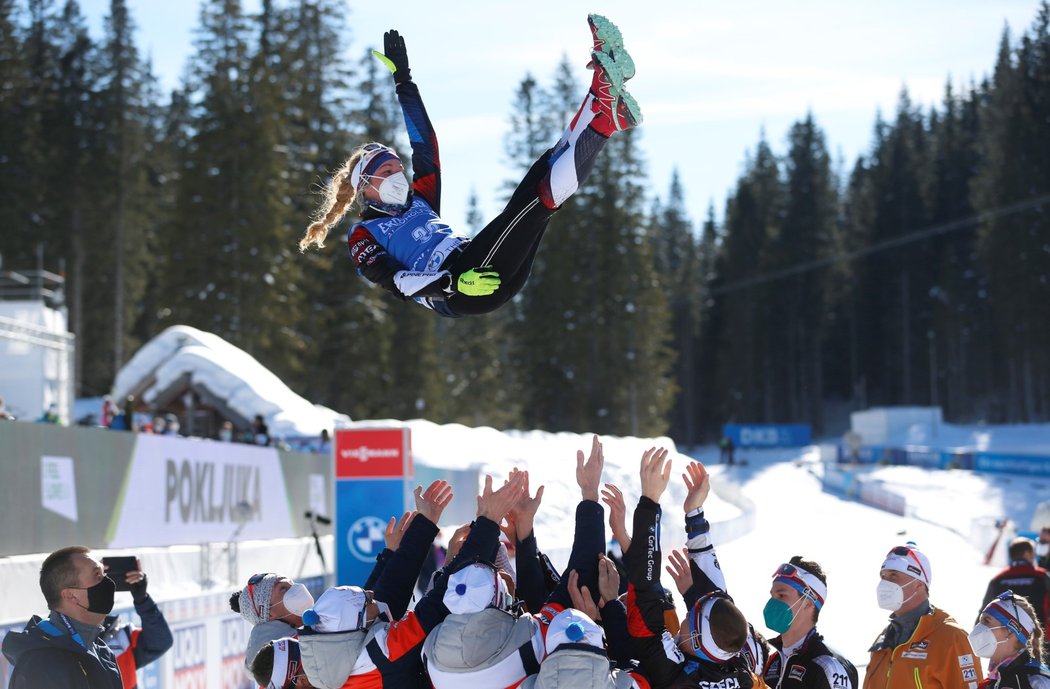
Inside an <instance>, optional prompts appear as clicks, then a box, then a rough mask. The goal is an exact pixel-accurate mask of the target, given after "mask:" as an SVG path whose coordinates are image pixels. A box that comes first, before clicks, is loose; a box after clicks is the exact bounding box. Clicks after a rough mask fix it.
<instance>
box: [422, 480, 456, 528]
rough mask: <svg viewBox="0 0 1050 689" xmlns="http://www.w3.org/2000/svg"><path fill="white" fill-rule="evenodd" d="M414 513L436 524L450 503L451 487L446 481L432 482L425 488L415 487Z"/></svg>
mask: <svg viewBox="0 0 1050 689" xmlns="http://www.w3.org/2000/svg"><path fill="white" fill-rule="evenodd" d="M414 495H415V498H416V512H418V513H419V514H421V515H423V516H424V517H426V518H427V519H429V520H430V521H431V522H432V523H434V524H437V523H438V520H439V519H441V513H442V512H444V511H445V508H446V507H448V504H449V503H450V502H452V486H450V485H448V482H447V481H434V482H433V483H431V484H430V486H429V487H427V489H426V491H424V490H423V486H416V490H415V493H414Z"/></svg>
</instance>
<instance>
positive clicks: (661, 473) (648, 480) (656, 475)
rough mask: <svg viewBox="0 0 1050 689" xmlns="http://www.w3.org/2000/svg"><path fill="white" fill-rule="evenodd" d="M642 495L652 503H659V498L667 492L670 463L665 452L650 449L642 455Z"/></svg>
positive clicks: (653, 448)
mask: <svg viewBox="0 0 1050 689" xmlns="http://www.w3.org/2000/svg"><path fill="white" fill-rule="evenodd" d="M640 473H641V476H642V495H644V496H645V497H647V498H649V499H650V500H652V501H653V502H660V496H661V495H663V494H664V491H665V490H667V483H668V481H669V480H670V479H671V461H670V460H669V459H667V450H664V449H657V448H655V447H650V448H649V449H648V450H646V451H645V452H644V453H643V454H642V468H641V472H640Z"/></svg>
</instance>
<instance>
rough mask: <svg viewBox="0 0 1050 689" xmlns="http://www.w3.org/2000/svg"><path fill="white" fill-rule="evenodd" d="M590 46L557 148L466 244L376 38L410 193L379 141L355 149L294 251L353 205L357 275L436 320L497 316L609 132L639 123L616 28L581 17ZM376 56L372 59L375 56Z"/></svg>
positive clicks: (415, 117)
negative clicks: (407, 145)
mask: <svg viewBox="0 0 1050 689" xmlns="http://www.w3.org/2000/svg"><path fill="white" fill-rule="evenodd" d="M587 21H588V23H589V24H590V28H591V34H592V37H593V40H594V47H593V49H592V52H591V63H590V65H588V66H590V67H593V69H594V76H593V78H592V80H591V87H590V90H589V92H588V94H587V97H586V98H585V99H584V101H583V105H582V106H581V107H580V110H579V112H577V113H576V116H575V117H573V119H572V122H571V123H570V124H569V127H568V129H566V130H565V133H564V134H563V135H562V137H561V139H560V140H559V141H558V143H557V144H556V145H555V146H554V148H551V149H550V150H548V151H547V152H546V153H544V154H543V155H542V156H540V158H539V160H537V161H536V162H535V164H533V166H532V168H531V169H530V170H529V172H528V174H526V175H525V178H524V179H522V181H521V182H520V183H519V184H518V187H517V189H516V190H515V191H514V194H513V195H512V196H511V199H510V201H509V202H508V203H507V207H506V208H504V209H503V212H502V213H500V215H499V216H497V217H496V219H495V220H493V221H492V222H490V223H489V224H488V225H487V226H485V228H484V229H482V230H481V232H479V233H478V235H477V236H476V237H474V238H473V239H468V238H467V237H466V236H465V235H462V234H458V233H456V232H454V231H453V230H452V229H451V228H450V227H449V226H448V225H447V224H445V222H443V221H442V220H441V217H440V213H441V165H440V162H439V159H438V145H437V138H436V137H435V135H434V130H433V127H432V126H431V124H430V119H429V117H427V112H426V109H425V108H424V107H423V101H422V99H421V98H420V96H419V89H418V88H417V87H416V85H415V84H414V83H413V82H412V76H411V74H410V72H409V68H408V53H407V51H406V50H405V42H404V39H403V38H401V36H400V35H399V34H398V32H397V31H388V32H387V33H386V34H384V35H383V50H384V53H385V54H382V55H381V54H379V53H375V54H376V56H377V57H378V58H379V59H380V60H381V61H382V62H383V63H384V64H385V65H386V66H387V67H388V68H389V69H390V70H391V71H392V72H393V75H394V83H395V85H396V89H397V98H398V101H399V102H400V103H401V110H402V112H403V113H404V116H405V125H406V127H407V129H408V138H409V141H410V142H411V144H412V170H413V180H412V186H411V189H410V188H409V184H408V180H407V179H406V178H405V166H404V165H403V164H402V163H401V159H400V158H399V157H398V155H397V153H396V152H395V151H394V150H393V149H392V148H390V147H389V146H386V145H384V144H381V143H369V144H365V145H363V146H361V147H359V148H357V149H356V150H355V151H354V152H353V153H352V154H351V155H350V158H349V159H348V160H347V161H346V162H345V163H344V164H343V166H342V167H341V168H339V170H337V171H336V173H335V174H334V175H333V176H332V179H331V180H330V181H329V183H328V185H327V187H326V188H325V191H324V195H325V200H324V203H323V204H322V206H321V208H320V209H319V210H318V213H317V215H316V221H315V222H313V223H311V225H310V226H309V228H307V230H306V234H305V236H304V237H303V238H302V239H301V240H300V242H299V249H300V250H302V251H305V250H306V249H307V248H309V247H310V246H311V245H314V244H316V245H317V246H318V247H321V246H324V244H323V242H324V239H325V237H326V236H327V234H328V229H329V228H330V227H331V226H332V225H334V224H336V223H337V222H339V220H340V219H342V217H343V216H344V215H346V213H347V212H349V211H350V210H351V208H352V206H353V204H354V202H355V201H358V200H359V201H360V204H361V217H360V219H358V220H356V221H355V222H354V224H353V225H352V226H351V228H350V231H349V233H348V235H347V243H348V245H349V249H350V259H351V260H352V261H353V262H354V264H355V265H356V266H357V269H358V272H359V273H361V274H362V275H364V276H365V277H366V278H367V279H369V280H371V281H372V282H374V283H377V284H379V285H382V286H383V287H385V288H386V289H388V290H389V291H391V292H392V293H393V294H394V295H396V296H397V297H398V298H400V299H403V300H408V299H414V300H415V301H417V302H418V303H420V304H422V305H423V306H425V307H427V308H430V309H433V310H434V311H436V312H437V313H439V314H441V315H443V316H449V317H453V318H455V317H459V316H472V315H478V314H483V313H488V312H490V311H494V310H495V309H498V308H499V307H500V306H502V305H503V304H505V303H506V302H507V301H508V300H509V299H510V298H511V297H513V296H514V295H515V294H517V293H518V291H519V290H520V289H521V288H522V286H523V285H524V284H525V281H526V279H528V276H529V271H530V270H531V268H532V261H533V258H534V257H535V256H536V249H537V248H538V247H539V244H540V239H541V238H542V237H543V232H544V230H546V229H547V223H548V222H549V221H550V219H551V216H552V215H554V213H555V211H557V210H558V208H559V207H560V206H561V205H562V204H563V203H564V202H565V200H566V199H568V198H569V197H570V196H572V194H573V193H574V192H575V191H576V189H577V188H578V187H579V185H580V184H581V183H582V182H583V181H584V180H585V179H586V178H587V175H588V174H589V173H590V171H591V168H592V167H593V166H594V161H595V158H596V157H597V156H598V153H599V152H600V151H601V149H602V147H603V146H604V145H605V142H606V141H607V140H608V138H609V137H610V136H612V135H613V133H615V132H618V131H625V130H627V129H630V128H632V127H634V126H636V125H637V124H638V123H639V122H641V112H640V111H639V109H638V104H637V103H636V102H635V100H634V99H633V98H632V97H631V96H630V94H628V93H627V91H626V90H625V89H624V81H626V80H627V79H630V78H631V77H633V76H634V63H633V61H632V60H631V57H630V55H629V54H628V53H627V52H626V51H625V50H624V48H623V39H622V37H621V35H620V31H619V29H617V28H616V26H615V25H614V24H613V23H612V22H610V21H609V20H607V19H605V18H604V17H601V16H599V15H595V14H592V15H589V16H588V17H587ZM373 52H374V51H373Z"/></svg>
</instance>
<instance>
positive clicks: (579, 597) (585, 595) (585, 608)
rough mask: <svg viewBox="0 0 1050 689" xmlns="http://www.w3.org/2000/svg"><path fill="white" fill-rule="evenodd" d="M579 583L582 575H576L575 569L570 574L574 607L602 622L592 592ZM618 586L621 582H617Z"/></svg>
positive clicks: (569, 587) (571, 596)
mask: <svg viewBox="0 0 1050 689" xmlns="http://www.w3.org/2000/svg"><path fill="white" fill-rule="evenodd" d="M579 583H580V575H579V574H577V573H576V570H575V569H574V570H571V571H570V572H569V582H568V589H569V599H570V600H572V607H574V608H576V609H577V610H579V611H580V612H582V613H584V614H585V615H587V617H589V618H591V619H592V620H594V621H595V622H598V621H599V620H601V617H600V616H599V615H598V606H597V605H595V604H594V599H593V598H591V592H590V591H588V590H587V587H586V586H584V587H583V588H580V585H579ZM617 585H619V582H617Z"/></svg>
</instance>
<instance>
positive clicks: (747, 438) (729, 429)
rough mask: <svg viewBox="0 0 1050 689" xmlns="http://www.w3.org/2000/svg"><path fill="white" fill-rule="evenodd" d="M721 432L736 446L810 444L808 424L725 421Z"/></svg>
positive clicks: (800, 445)
mask: <svg viewBox="0 0 1050 689" xmlns="http://www.w3.org/2000/svg"><path fill="white" fill-rule="evenodd" d="M722 434H723V435H725V436H726V437H727V438H729V439H730V440H732V441H733V444H734V445H736V446H737V447H754V448H759V449H761V448H773V447H804V446H806V445H809V444H810V430H809V424H804V423H788V424H773V423H749V424H739V423H727V424H726V425H725V426H723V427H722Z"/></svg>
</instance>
